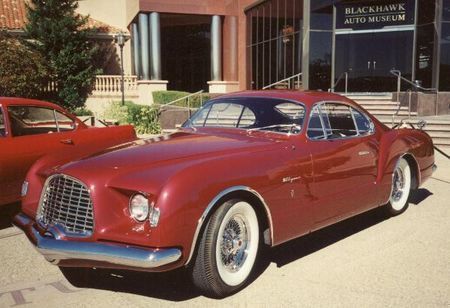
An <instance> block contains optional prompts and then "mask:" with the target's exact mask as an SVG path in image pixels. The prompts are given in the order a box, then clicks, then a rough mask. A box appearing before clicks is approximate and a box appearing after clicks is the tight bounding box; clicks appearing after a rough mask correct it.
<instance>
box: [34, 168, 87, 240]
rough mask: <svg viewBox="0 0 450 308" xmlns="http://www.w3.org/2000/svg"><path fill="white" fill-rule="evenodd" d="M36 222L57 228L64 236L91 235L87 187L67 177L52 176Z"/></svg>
mask: <svg viewBox="0 0 450 308" xmlns="http://www.w3.org/2000/svg"><path fill="white" fill-rule="evenodd" d="M37 220H38V221H39V223H40V224H42V225H43V226H49V225H57V226H60V227H63V228H64V231H65V232H66V233H67V234H70V233H74V234H77V235H89V234H91V233H92V232H93V231H94V212H93V205H92V200H91V196H90V194H89V190H88V189H87V187H86V186H85V185H84V184H83V183H82V182H80V181H78V180H77V179H75V178H72V177H69V176H67V175H61V174H58V175H54V176H52V177H50V178H49V179H48V180H47V181H46V183H45V186H44V190H43V192H42V196H41V200H40V203H39V210H38V214H37Z"/></svg>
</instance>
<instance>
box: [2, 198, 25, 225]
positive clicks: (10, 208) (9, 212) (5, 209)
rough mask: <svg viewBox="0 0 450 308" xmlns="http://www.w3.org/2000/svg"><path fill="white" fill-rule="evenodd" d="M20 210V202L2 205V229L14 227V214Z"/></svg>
mask: <svg viewBox="0 0 450 308" xmlns="http://www.w3.org/2000/svg"><path fill="white" fill-rule="evenodd" d="M19 211H20V202H16V203H11V204H6V205H2V206H0V230H3V229H6V228H9V227H12V221H13V218H14V216H16V214H17V213H19Z"/></svg>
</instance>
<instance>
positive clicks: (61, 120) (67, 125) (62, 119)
mask: <svg viewBox="0 0 450 308" xmlns="http://www.w3.org/2000/svg"><path fill="white" fill-rule="evenodd" d="M55 113H56V121H58V130H59V131H60V132H66V131H71V130H74V129H75V122H74V121H73V120H72V119H71V118H69V117H68V116H66V115H65V114H63V113H61V112H59V111H55Z"/></svg>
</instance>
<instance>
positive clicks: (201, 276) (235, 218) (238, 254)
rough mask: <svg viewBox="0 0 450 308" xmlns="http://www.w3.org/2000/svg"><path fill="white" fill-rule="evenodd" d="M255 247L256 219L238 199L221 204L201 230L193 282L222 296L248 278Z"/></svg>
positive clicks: (210, 293) (243, 202) (241, 284)
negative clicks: (202, 230)
mask: <svg viewBox="0 0 450 308" xmlns="http://www.w3.org/2000/svg"><path fill="white" fill-rule="evenodd" d="M258 248H259V225H258V218H257V215H256V212H255V210H254V209H253V207H252V206H251V205H250V204H249V203H247V202H245V201H242V200H236V199H235V200H230V201H227V202H225V203H224V204H222V205H221V206H220V207H219V208H218V209H217V211H216V212H214V214H213V215H212V216H211V218H210V219H209V221H208V224H207V225H206V228H205V230H204V232H203V235H202V238H201V241H200V245H199V248H198V252H197V257H196V260H195V264H194V268H193V272H192V273H193V282H194V284H195V285H196V286H197V287H198V288H199V289H200V290H201V291H203V292H204V293H205V294H206V295H209V296H211V297H225V296H227V295H229V294H232V293H233V292H236V291H237V290H239V289H240V288H241V287H243V286H244V285H245V284H246V283H247V282H248V279H249V276H250V274H251V272H252V269H253V265H254V264H255V261H256V256H257V253H258Z"/></svg>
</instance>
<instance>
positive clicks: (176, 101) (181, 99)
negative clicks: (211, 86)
mask: <svg viewBox="0 0 450 308" xmlns="http://www.w3.org/2000/svg"><path fill="white" fill-rule="evenodd" d="M203 92H205V90H200V91H197V92H195V93H191V94H188V95H186V96H183V97H180V98H177V99H176V100H173V101H171V102H168V103H167V104H164V105H160V108H162V107H165V106H170V105H173V104H175V103H178V102H180V101H183V100H185V99H187V100H188V102H189V99H190V98H191V97H192V96H196V95H199V94H202V93H203ZM200 97H201V96H200ZM201 99H202V98H201ZM177 107H181V106H177ZM181 108H186V107H181Z"/></svg>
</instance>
